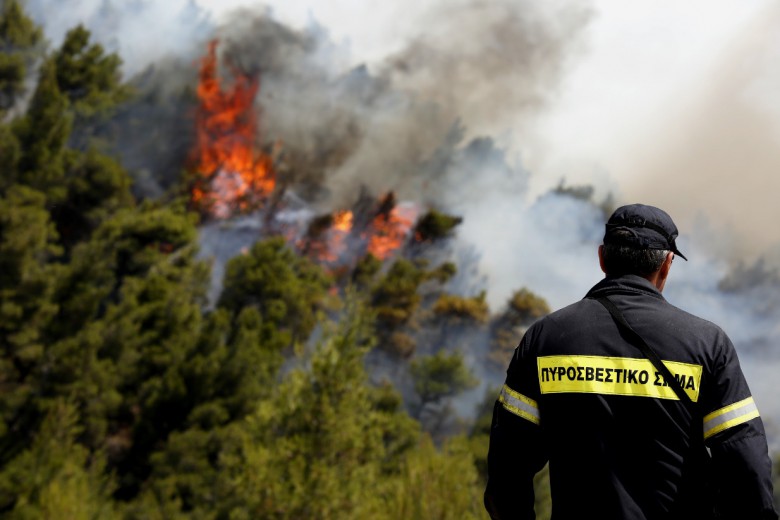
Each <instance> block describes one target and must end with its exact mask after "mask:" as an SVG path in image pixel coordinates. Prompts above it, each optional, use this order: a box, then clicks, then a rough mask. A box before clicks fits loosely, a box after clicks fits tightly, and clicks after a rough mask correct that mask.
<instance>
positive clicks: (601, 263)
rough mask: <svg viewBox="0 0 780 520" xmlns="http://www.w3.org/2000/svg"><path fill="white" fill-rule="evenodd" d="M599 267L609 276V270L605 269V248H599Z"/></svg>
mask: <svg viewBox="0 0 780 520" xmlns="http://www.w3.org/2000/svg"><path fill="white" fill-rule="evenodd" d="M599 265H600V266H601V271H602V272H603V273H604V274H607V269H606V268H605V267H604V246H603V245H600V246H599Z"/></svg>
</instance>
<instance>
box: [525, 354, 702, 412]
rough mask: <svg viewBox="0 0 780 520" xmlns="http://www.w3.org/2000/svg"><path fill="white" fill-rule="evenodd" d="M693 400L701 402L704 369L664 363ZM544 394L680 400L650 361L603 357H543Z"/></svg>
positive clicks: (540, 366) (539, 361) (540, 360)
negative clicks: (606, 395)
mask: <svg viewBox="0 0 780 520" xmlns="http://www.w3.org/2000/svg"><path fill="white" fill-rule="evenodd" d="M664 365H666V368H668V369H669V371H670V372H671V373H672V374H673V375H674V377H675V379H677V381H679V382H680V385H681V386H682V387H683V389H684V390H685V393H687V394H688V396H690V398H691V400H692V401H693V402H696V401H698V400H699V385H700V383H701V372H702V367H701V365H694V364H690V363H680V362H678V361H664ZM537 366H538V369H539V387H540V389H541V392H542V393H543V394H557V393H588V394H612V395H635V396H641V397H654V398H657V399H673V400H679V398H678V397H677V394H675V393H674V390H673V389H672V387H671V386H669V385H668V383H667V382H666V381H665V380H664V376H663V375H662V374H661V373H660V372H658V371H657V370H656V369H655V367H654V366H653V363H652V362H651V361H650V360H649V359H636V358H620V357H604V356H542V357H539V358H538V359H537Z"/></svg>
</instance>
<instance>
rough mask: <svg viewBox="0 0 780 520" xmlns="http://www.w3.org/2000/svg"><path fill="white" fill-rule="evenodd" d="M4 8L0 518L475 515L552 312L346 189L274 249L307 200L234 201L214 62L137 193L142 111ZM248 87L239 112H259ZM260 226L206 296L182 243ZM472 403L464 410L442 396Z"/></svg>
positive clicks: (425, 215)
mask: <svg viewBox="0 0 780 520" xmlns="http://www.w3.org/2000/svg"><path fill="white" fill-rule="evenodd" d="M0 5H2V12H1V13H0V165H1V166H0V167H1V168H2V173H1V175H0V516H3V517H8V518H30V519H33V518H35V519H38V518H51V519H57V518H62V519H82V518H83V519H110V518H122V519H155V518H159V519H174V518H195V519H201V518H202V519H206V518H214V519H217V518H219V519H223V518H224V519H227V518H230V519H258V518H276V519H300V518H306V519H309V518H311V519H348V518H355V519H366V518H370V519H375V518H376V519H382V518H387V519H401V518H403V519H468V518H485V517H486V514H485V512H484V510H483V507H482V491H483V489H484V482H485V480H484V479H485V463H486V462H485V457H486V453H487V442H488V433H489V427H490V416H491V412H492V406H493V402H494V399H495V395H496V393H497V390H496V389H495V388H491V385H494V384H495V381H500V380H501V374H502V373H503V370H504V369H505V367H506V364H507V362H508V360H509V358H510V356H511V353H512V350H513V348H514V346H515V345H516V343H517V342H518V341H519V339H520V337H521V335H522V332H523V330H524V329H525V328H526V327H527V326H528V325H530V324H531V323H532V322H533V321H534V320H536V319H538V318H539V317H541V316H544V315H545V314H546V313H548V312H549V311H550V309H549V306H548V304H547V303H546V301H545V300H544V298H543V297H542V296H540V295H537V294H534V293H533V292H532V291H530V290H528V289H527V288H523V287H518V288H517V290H516V291H514V292H513V294H512V297H511V298H510V299H509V301H507V302H506V303H505V305H504V306H503V307H502V308H501V309H497V310H496V309H490V308H489V306H488V303H487V300H486V295H485V293H484V291H472V292H469V291H465V290H457V291H456V290H454V289H453V284H452V283H451V282H452V281H453V279H455V278H457V277H458V276H459V274H462V273H461V271H460V269H462V268H463V267H462V266H459V265H456V263H454V262H453V261H452V260H451V259H450V255H448V254H447V253H448V240H450V239H451V237H452V236H453V234H455V233H457V229H458V226H459V225H461V223H462V219H461V218H460V217H459V216H457V215H449V214H446V213H445V212H443V211H441V210H440V209H438V208H435V207H428V208H423V209H422V210H420V211H416V213H414V214H409V213H404V211H403V210H404V206H403V204H401V203H399V201H397V200H396V199H395V196H394V195H393V193H392V192H388V193H374V194H371V193H362V192H360V187H359V186H356V187H355V193H356V194H357V193H359V192H360V193H361V195H360V197H359V198H358V201H357V202H356V203H355V205H354V206H353V208H352V209H351V210H349V211H347V210H344V211H341V212H337V213H327V214H325V213H323V214H321V215H318V216H316V217H315V218H313V219H311V220H310V221H309V222H308V223H307V226H306V228H305V229H303V230H301V231H300V233H299V234H298V235H296V236H291V234H290V229H289V227H285V226H283V225H281V224H280V222H282V221H281V220H273V219H272V218H271V217H269V216H268V215H272V213H271V212H272V211H276V212H278V211H281V210H280V209H279V208H281V207H283V206H284V204H285V203H286V202H285V201H286V200H287V199H285V198H284V197H285V190H291V189H292V187H294V186H295V183H296V182H298V181H300V179H299V177H296V165H298V166H299V167H300V165H301V164H302V163H303V162H305V161H304V159H302V158H301V157H296V156H295V155H294V153H293V152H294V150H295V144H294V143H286V144H285V143H281V144H271V145H266V143H263V145H262V146H259V147H258V148H259V149H258V150H256V151H253V152H252V153H256V154H257V155H256V156H253V158H252V159H251V161H250V162H252V168H256V167H259V166H258V165H260V166H262V168H264V169H265V170H263V171H265V172H269V171H273V173H274V175H275V177H274V179H275V180H276V184H274V185H269V184H267V183H266V182H265V181H258V180H247V181H241V182H242V183H245V184H242V185H241V186H242V189H243V188H245V187H247V186H248V187H249V188H251V189H250V190H249V191H240V192H239V193H238V195H236V194H235V192H234V193H233V194H232V195H230V196H226V194H225V190H226V188H225V186H226V183H227V184H228V185H229V184H230V183H231V182H235V181H232V180H228V181H225V178H224V168H223V166H224V164H226V163H227V161H228V159H226V158H225V157H221V156H219V155H218V154H217V152H215V151H214V150H216V148H213V149H212V148H209V146H212V145H214V141H210V142H209V143H210V144H208V145H206V144H204V143H203V142H201V141H202V140H203V139H204V135H206V134H203V133H202V132H201V131H204V129H205V130H208V132H213V131H214V128H213V127H208V123H209V122H212V123H214V124H217V125H222V124H224V121H225V120H224V118H222V117H217V118H214V117H213V116H214V114H215V112H214V111H213V109H214V106H216V105H214V103H217V101H219V102H225V101H226V100H229V99H228V98H230V96H229V95H228V94H226V93H225V91H221V90H220V88H221V87H220V85H219V81H218V79H217V75H216V72H215V70H214V69H213V67H215V66H216V65H215V62H214V60H215V59H216V58H215V55H214V54H213V53H214V47H213V46H212V48H211V51H206V56H205V57H204V59H203V61H202V62H201V63H200V65H195V66H194V68H196V69H197V68H198V67H200V69H199V70H200V79H201V82H200V84H199V85H200V87H198V86H196V85H192V88H191V89H190V90H187V91H184V92H182V93H180V97H179V100H180V103H181V105H180V106H176V107H173V108H175V109H177V110H178V109H180V108H181V110H182V112H181V113H177V114H176V116H175V117H179V118H185V119H186V118H187V117H190V116H189V115H188V114H189V113H188V112H186V111H187V110H190V111H191V113H192V114H195V115H194V116H192V120H193V121H194V122H195V123H198V124H206V125H207V126H206V127H198V129H196V128H193V129H192V136H189V137H188V138H190V141H191V142H190V143H189V145H190V146H189V147H190V149H191V150H195V151H194V152H192V153H188V154H186V157H183V158H182V161H181V164H178V165H175V166H174V167H170V168H168V169H167V170H166V171H165V172H164V176H165V180H164V181H160V182H158V183H157V184H160V185H161V186H163V187H164V190H161V191H160V192H159V193H157V194H156V195H154V196H152V194H150V193H149V191H148V190H143V189H139V188H138V186H137V185H136V184H135V183H134V180H135V181H137V179H138V176H137V175H136V176H133V175H131V173H130V172H129V171H128V170H127V169H126V165H123V162H122V160H121V159H120V158H119V157H120V155H119V154H117V153H116V149H117V142H116V140H117V139H119V138H120V137H121V136H122V135H125V134H124V133H125V132H126V131H127V128H123V127H122V125H123V124H126V125H132V124H137V125H141V126H142V127H143V128H147V127H144V126H143V125H144V121H137V120H133V119H131V118H128V117H126V110H127V107H128V106H130V105H132V104H133V103H137V104H139V105H140V104H141V103H142V102H145V101H147V100H146V99H143V98H142V97H143V96H145V95H151V94H149V92H142V91H140V89H139V87H138V86H137V85H131V84H130V83H128V82H126V80H125V79H124V78H122V76H121V74H120V67H121V57H120V56H117V55H115V54H112V53H109V52H106V51H105V50H104V48H103V47H101V45H99V44H97V43H95V42H94V41H93V40H92V39H91V36H90V33H89V32H88V31H87V30H86V29H85V28H83V27H80V26H79V27H74V28H73V29H72V30H71V31H70V32H68V34H67V36H66V37H65V39H64V41H63V42H62V44H61V45H60V46H58V47H56V48H52V47H51V46H50V45H48V44H47V43H46V41H45V38H44V35H43V34H42V32H41V30H40V29H39V28H38V27H36V25H35V24H34V23H33V22H32V21H31V20H30V19H29V18H28V17H27V15H26V14H25V12H24V7H23V4H22V3H20V2H19V1H18V0H5V1H2V2H0ZM214 45H216V44H214ZM209 52H211V54H209ZM209 67H212V68H209ZM242 78H243V76H239V77H238V78H237V79H236V80H235V81H236V85H235V87H234V90H233V95H234V97H233V98H230V99H240V98H241V95H244V94H252V95H254V93H255V92H256V88H257V86H256V85H254V84H253V83H252V81H254V80H253V77H252V76H251V75H247V76H246V78H248V79H246V81H247V82H246V83H242V81H244V80H243V79H242ZM209 82H211V83H209ZM208 88H211V89H212V90H210V91H209V90H208ZM204 89H205V90H204ZM214 89H216V90H214ZM236 89H238V90H236ZM242 89H243V90H242ZM253 89H254V90H253ZM209 92H210V94H209ZM209 95H212V96H216V97H211V98H209V97H208V96H209ZM220 96H221V97H220ZM236 96H238V97H237V98H236ZM215 99H216V100H217V101H215ZM220 100H221V101H220ZM252 100H253V98H249V99H248V102H249V103H248V105H245V108H246V107H251V105H252ZM217 105H219V103H217ZM220 106H221V105H220ZM173 108H172V107H171V106H167V107H165V110H172V109H173ZM165 110H162V111H161V112H160V113H163V114H165V113H167V112H165ZM247 110H251V108H247ZM236 117H244V116H242V115H241V114H238V116H236ZM146 123H147V124H148V123H149V120H147V121H146ZM239 123H241V124H239ZM239 123H236V122H235V121H234V124H236V125H238V127H237V128H239V130H241V129H243V130H252V131H254V126H253V122H252V121H251V120H245V119H242V120H241V121H239ZM241 125H243V126H241ZM223 130H224V129H223ZM233 130H235V128H233ZM199 132H201V133H199ZM208 132H207V133H208ZM209 135H211V136H212V137H213V134H209ZM156 138H162V139H165V138H166V136H165V135H163V136H158V137H156ZM251 138H253V136H250V139H251ZM170 139H171V141H177V142H180V141H181V139H182V136H180V135H171V136H170ZM231 142H233V141H231ZM214 146H216V145H214ZM231 146H232V145H231ZM285 146H288V148H289V150H292V152H289V153H288V155H287V156H284V152H283V150H284V148H285ZM474 146H483V147H484V146H486V145H485V143H484V142H483V143H479V142H478V143H476V144H475V145H474ZM274 147H277V148H281V149H282V151H280V150H278V149H275V148H274ZM138 151H139V150H136V152H138ZM150 153H151V152H150ZM330 153H331V154H332V156H333V157H336V156H338V155H339V153H341V152H340V150H338V149H336V148H333V149H332V150H330ZM215 154H217V155H215ZM333 157H329V158H326V160H335V159H333ZM215 158H216V159H215ZM134 160H135V161H136V162H137V163H143V162H144V161H143V159H142V158H138V157H135V158H134ZM212 160H215V161H216V163H215V164H218V165H219V166H214V165H213V164H211V163H210V162H209V161H212ZM434 166H435V164H428V165H427V166H426V167H429V168H433V167H434ZM166 167H167V166H166ZM220 168H222V169H220ZM241 168H243V166H235V169H236V170H240V169H241ZM312 182H313V181H312V180H311V179H309V178H307V179H304V181H300V184H301V186H299V191H300V192H301V193H303V192H305V189H306V186H309V185H311V183H312ZM234 187H235V186H234ZM561 191H562V192H565V191H566V189H565V188H564V187H561ZM570 191H571V192H570V193H569V192H567V193H564V195H566V196H571V197H580V198H583V197H584V198H587V197H589V196H590V194H589V193H584V194H583V193H581V192H576V190H573V191H572V190H570ZM258 210H262V211H265V213H263V215H265V217H264V218H265V221H264V225H265V227H264V228H263V231H262V233H259V234H258V236H257V240H256V241H255V242H254V243H253V244H250V245H249V246H248V247H246V248H244V249H243V250H241V251H240V252H239V253H238V254H236V255H235V256H233V257H232V258H231V259H230V260H229V261H227V263H226V265H225V266H224V269H223V271H224V275H223V276H220V278H219V279H218V280H217V282H216V287H217V288H218V291H217V293H216V294H214V286H215V284H213V283H212V268H213V265H212V260H211V259H210V258H209V257H207V256H204V255H203V254H202V245H201V244H200V241H199V232H201V231H202V230H203V229H204V226H207V225H212V226H214V225H216V226H219V225H220V224H219V222H223V221H228V220H230V218H231V217H233V216H235V215H246V214H249V213H251V212H253V211H258ZM345 222H349V224H350V225H351V226H352V227H351V228H349V229H354V230H355V231H350V230H349V229H347V228H344V227H343V225H345ZM215 223H216V224H215ZM404 226H406V227H404ZM217 229H219V228H218V227H217ZM345 244H346V245H345ZM347 250H349V254H348V253H347ZM487 376H490V384H485V380H484V378H485V377H487ZM475 389H479V391H480V392H481V394H480V397H479V399H478V400H481V401H482V403H481V404H479V403H477V404H475V405H473V406H471V405H470V404H468V403H467V404H466V405H464V404H463V402H459V401H457V397H458V396H461V395H463V393H464V392H466V391H471V392H476V391H477V390H475ZM464 406H466V407H467V408H468V409H463V408H464ZM545 478H546V477H545V475H540V477H539V481H538V486H537V488H538V493H537V515H538V517H539V518H547V517H549V494H548V491H547V487H546V484H545V482H544V479H545ZM776 488H780V486H776Z"/></svg>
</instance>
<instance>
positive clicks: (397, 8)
mask: <svg viewBox="0 0 780 520" xmlns="http://www.w3.org/2000/svg"><path fill="white" fill-rule="evenodd" d="M199 3H200V4H201V5H203V6H206V7H208V8H209V9H211V10H212V11H213V12H214V13H217V14H221V13H224V12H225V11H226V10H229V9H230V8H232V7H233V6H236V5H247V2H246V1H244V0H234V1H229V2H226V1H224V0H199ZM459 4H461V5H462V4H464V2H454V3H453V2H449V3H446V4H444V3H442V2H432V1H426V2H363V1H358V0H331V1H324V2H323V1H320V2H310V1H303V0H297V1H291V0H286V1H279V2H270V5H271V6H272V8H273V9H274V11H275V12H276V14H277V15H278V16H279V17H280V18H283V19H288V20H290V21H292V22H293V23H299V24H301V23H306V21H307V20H308V19H314V20H317V21H319V22H320V23H322V24H323V25H324V26H325V27H326V28H327V29H328V30H329V31H331V33H332V35H333V37H335V38H336V39H337V40H344V41H347V42H348V43H349V45H350V47H351V49H352V50H353V52H354V53H355V54H356V56H358V57H359V58H364V59H366V60H368V61H369V62H371V61H380V60H381V59H383V58H384V57H385V56H387V55H388V54H391V53H392V52H395V51H397V50H399V49H400V48H401V47H403V45H405V42H406V41H407V40H408V39H410V38H414V37H417V36H418V35H419V34H421V33H426V32H435V31H436V28H437V27H436V18H435V17H431V16H430V14H431V13H436V14H437V15H438V16H439V17H440V18H439V20H441V23H446V22H445V20H446V19H447V18H448V17H454V16H457V6H458V5H459ZM548 4H550V3H548ZM551 4H558V5H565V2H551ZM443 5H446V6H447V7H446V8H442V6H443ZM572 5H573V3H569V6H568V7H569V8H571V6H572ZM590 5H591V13H590V16H589V17H588V19H587V20H586V21H585V23H583V25H584V27H582V28H581V29H578V30H579V31H580V32H581V33H580V34H578V35H575V37H576V38H577V41H576V42H575V45H576V48H575V49H572V50H571V51H570V52H571V55H570V56H568V62H567V63H566V67H567V68H566V71H565V75H564V78H563V80H562V82H561V84H560V85H559V86H558V93H557V95H556V96H555V97H554V99H553V100H552V102H551V103H549V106H548V107H547V110H546V111H545V112H543V113H541V114H538V115H535V120H534V126H533V128H532V131H531V132H530V135H529V134H528V133H522V131H523V130H525V131H526V132H527V131H528V130H527V123H525V120H527V119H528V117H529V115H528V113H522V114H519V116H520V117H521V118H522V119H523V121H514V123H515V125H516V126H517V127H519V129H518V128H515V133H521V136H522V138H523V139H522V145H518V146H519V149H520V151H521V153H522V154H523V156H524V162H525V164H526V165H527V166H528V167H529V168H530V169H531V170H532V171H533V172H534V174H535V178H534V181H535V185H534V186H532V187H535V188H536V189H537V190H541V189H544V188H545V187H547V186H549V184H550V183H551V182H555V181H557V180H558V179H559V178H562V177H565V178H567V179H569V180H570V181H572V182H585V183H594V184H597V185H599V186H608V187H609V189H612V190H613V191H615V192H616V194H617V196H618V201H619V202H628V201H639V200H641V201H644V202H648V203H654V204H658V205H661V206H663V207H665V208H667V209H668V210H669V211H670V212H671V213H672V214H673V215H674V216H676V217H677V218H678V220H680V223H681V225H683V227H688V228H690V226H691V225H692V224H693V222H694V219H695V218H696V217H697V216H698V214H699V213H701V214H703V215H704V216H705V217H706V218H707V219H709V220H711V221H712V222H713V225H715V226H718V227H721V226H722V227H725V228H728V229H729V232H730V234H731V236H730V239H729V242H732V241H733V242H734V243H735V245H738V246H739V249H738V251H739V253H738V254H744V253H748V254H750V255H754V254H756V253H762V252H764V251H765V250H766V249H767V248H770V247H772V246H774V245H775V244H776V243H777V242H778V241H780V226H775V227H770V228H769V229H767V227H766V226H757V225H756V222H758V221H773V220H774V218H775V216H776V214H777V210H776V209H774V208H775V207H776V205H775V204H774V198H775V194H776V193H778V191H780V175H777V172H776V170H777V169H778V165H780V152H778V150H780V146H778V144H780V96H778V95H777V94H778V92H780V6H778V4H777V3H776V2H772V1H771V0H715V1H709V0H697V1H688V2H672V1H668V0H667V1H662V2H658V1H651V0H646V1H633V2H622V1H620V0H597V1H594V2H592V3H591V4H590ZM549 12H554V9H551V10H550V11H549ZM558 16H560V14H558ZM432 18H433V19H432ZM491 80H492V78H491V77H485V78H484V81H485V82H490V81H491ZM496 103H497V105H499V106H500V99H497V100H496ZM508 121H509V122H510V123H512V121H511V118H509V120H508ZM503 130H505V131H507V132H508V133H510V132H511V131H512V128H511V124H510V125H508V128H504V129H503ZM507 139H511V137H510V136H507ZM518 141H520V139H518ZM728 250H729V251H730V250H731V248H728ZM734 258H735V259H736V258H737V257H734Z"/></svg>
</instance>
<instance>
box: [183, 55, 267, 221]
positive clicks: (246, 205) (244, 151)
mask: <svg viewBox="0 0 780 520" xmlns="http://www.w3.org/2000/svg"><path fill="white" fill-rule="evenodd" d="M216 50H217V42H216V40H215V41H212V42H210V43H209V48H208V53H207V54H206V56H204V57H203V58H202V59H201V64H200V75H199V83H198V90H197V94H198V100H199V102H200V105H199V107H198V115H197V145H196V150H195V154H194V155H195V156H196V165H195V170H196V171H197V172H198V174H199V175H200V176H201V177H200V178H199V179H198V180H197V181H196V183H195V186H194V188H193V191H192V200H193V202H194V203H195V204H196V205H198V206H199V207H201V208H203V209H204V210H206V211H208V212H210V213H211V214H212V215H214V216H216V217H219V218H226V217H229V216H230V215H231V214H232V213H233V212H234V211H246V210H248V209H252V208H254V207H257V206H258V205H260V204H262V202H263V201H264V200H265V199H266V198H267V197H268V195H269V194H270V193H271V192H272V191H273V189H274V184H275V178H274V172H273V169H272V167H271V158H270V157H269V156H268V155H267V154H263V153H262V152H259V151H258V150H257V149H256V147H255V140H256V136H257V133H258V132H257V115H256V112H255V110H253V107H252V104H253V102H254V99H255V96H256V95H257V92H258V90H259V87H260V84H259V82H258V80H257V78H250V77H247V76H245V75H243V74H237V76H236V79H235V81H234V84H233V86H232V87H231V88H230V89H227V90H223V88H222V86H221V84H220V80H219V78H218V76H217V52H216Z"/></svg>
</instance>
